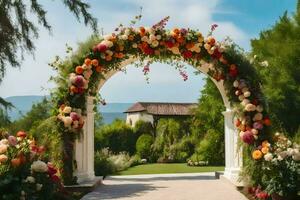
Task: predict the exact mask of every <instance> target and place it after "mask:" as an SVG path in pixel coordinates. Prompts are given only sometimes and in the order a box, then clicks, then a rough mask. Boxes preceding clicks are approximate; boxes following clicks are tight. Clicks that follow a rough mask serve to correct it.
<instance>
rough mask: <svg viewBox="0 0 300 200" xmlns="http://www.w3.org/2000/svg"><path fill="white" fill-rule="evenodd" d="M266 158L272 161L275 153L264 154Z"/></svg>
mask: <svg viewBox="0 0 300 200" xmlns="http://www.w3.org/2000/svg"><path fill="white" fill-rule="evenodd" d="M264 158H265V160H266V161H271V160H272V159H273V155H272V154H271V153H267V154H266V155H264Z"/></svg>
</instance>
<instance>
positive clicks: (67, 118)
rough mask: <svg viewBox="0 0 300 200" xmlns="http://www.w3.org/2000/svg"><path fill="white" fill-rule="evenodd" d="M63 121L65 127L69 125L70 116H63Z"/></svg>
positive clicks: (70, 121) (70, 122)
mask: <svg viewBox="0 0 300 200" xmlns="http://www.w3.org/2000/svg"><path fill="white" fill-rule="evenodd" d="M63 122H64V125H65V127H69V126H71V124H72V122H73V120H72V118H71V117H64V118H63Z"/></svg>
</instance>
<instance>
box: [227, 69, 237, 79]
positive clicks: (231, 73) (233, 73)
mask: <svg viewBox="0 0 300 200" xmlns="http://www.w3.org/2000/svg"><path fill="white" fill-rule="evenodd" d="M229 75H230V76H231V77H236V76H237V75H238V70H237V68H234V69H230V70H229Z"/></svg>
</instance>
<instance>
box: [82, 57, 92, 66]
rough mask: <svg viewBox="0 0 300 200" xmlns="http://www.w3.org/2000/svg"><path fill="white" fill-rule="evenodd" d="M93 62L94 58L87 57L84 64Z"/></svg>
mask: <svg viewBox="0 0 300 200" xmlns="http://www.w3.org/2000/svg"><path fill="white" fill-rule="evenodd" d="M91 63H92V60H91V59H89V58H86V59H85V60H84V64H86V65H91Z"/></svg>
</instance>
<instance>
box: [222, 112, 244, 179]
mask: <svg viewBox="0 0 300 200" xmlns="http://www.w3.org/2000/svg"><path fill="white" fill-rule="evenodd" d="M222 113H223V115H224V126H225V172H224V177H226V178H227V179H229V180H230V181H231V182H232V183H234V184H236V185H241V183H239V182H238V177H239V173H240V171H241V167H242V151H241V149H240V148H239V147H238V139H239V138H238V133H237V130H236V129H235V126H234V118H233V117H234V113H233V111H232V110H229V109H226V111H224V112H222Z"/></svg>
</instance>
